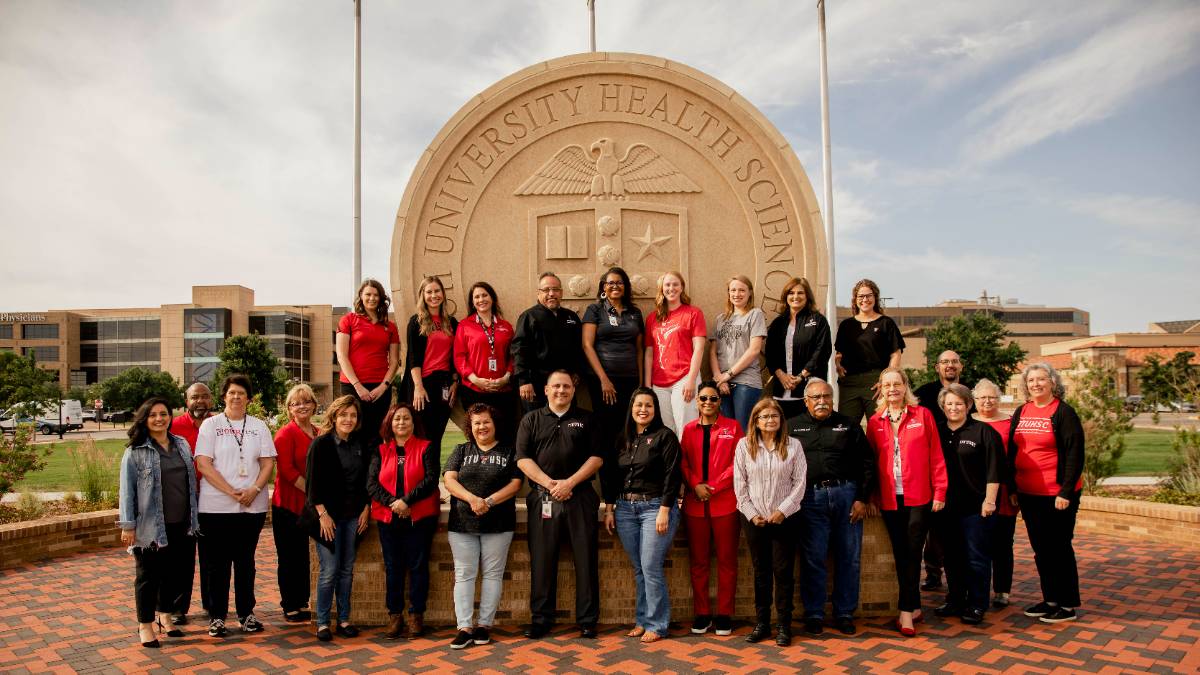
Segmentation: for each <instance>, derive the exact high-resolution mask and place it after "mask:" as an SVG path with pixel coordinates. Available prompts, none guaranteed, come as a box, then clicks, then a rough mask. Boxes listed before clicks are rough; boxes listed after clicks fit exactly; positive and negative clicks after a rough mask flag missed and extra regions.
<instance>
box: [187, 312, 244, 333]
mask: <svg viewBox="0 0 1200 675" xmlns="http://www.w3.org/2000/svg"><path fill="white" fill-rule="evenodd" d="M232 317H233V312H232V311H230V310H228V309H185V310H183V326H184V328H183V332H184V333H188V334H192V335H196V334H202V335H220V336H222V337H229V335H230V324H231V323H232V322H233V321H232Z"/></svg>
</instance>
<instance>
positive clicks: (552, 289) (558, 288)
mask: <svg viewBox="0 0 1200 675" xmlns="http://www.w3.org/2000/svg"><path fill="white" fill-rule="evenodd" d="M538 293H545V294H546V295H550V294H551V293H562V286H547V287H546V288H539V289H538Z"/></svg>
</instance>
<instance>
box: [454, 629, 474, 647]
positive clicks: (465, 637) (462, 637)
mask: <svg viewBox="0 0 1200 675" xmlns="http://www.w3.org/2000/svg"><path fill="white" fill-rule="evenodd" d="M469 644H471V634H470V633H469V632H467V631H465V630H460V631H458V635H455V636H454V640H452V641H451V642H450V649H466V647H467V645H469Z"/></svg>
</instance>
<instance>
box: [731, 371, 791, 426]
mask: <svg viewBox="0 0 1200 675" xmlns="http://www.w3.org/2000/svg"><path fill="white" fill-rule="evenodd" d="M729 391H730V394H729V396H722V397H721V414H722V415H724V416H725V417H729V418H731V419H735V420H737V421H738V424H740V425H742V430H743V431H744V430H746V429H749V428H750V427H748V426H746V425H747V424H749V423H750V411H751V410H754V404H755V403H758V399H759V397H760V396H762V389H755V388H754V387H751V386H749V385H746V384H738V383H736V382H730V383H729ZM784 421H785V422H786V421H787V420H784Z"/></svg>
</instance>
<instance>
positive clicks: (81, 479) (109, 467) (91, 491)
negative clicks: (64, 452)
mask: <svg viewBox="0 0 1200 675" xmlns="http://www.w3.org/2000/svg"><path fill="white" fill-rule="evenodd" d="M70 452H71V462H72V464H74V465H75V478H76V480H77V481H78V487H79V492H80V493H81V494H82V495H83V500H84V501H86V502H91V503H93V504H101V503H105V502H115V501H116V499H117V490H118V485H117V483H118V481H119V480H120V473H119V471H118V469H117V464H116V460H115V458H113V457H110V456H109V455H108V454H107V453H105V452H104V451H102V450H101V449H100V448H99V447H98V446H97V445H96V441H94V440H92V437H91V436H87V437H85V438H84V439H83V440H82V441H80V442H79V445H77V446H76V447H75V448H73V449H72V450H71V451H70Z"/></svg>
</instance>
